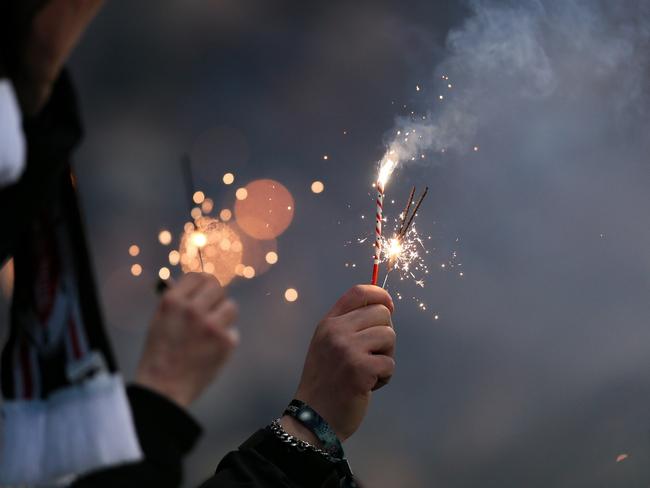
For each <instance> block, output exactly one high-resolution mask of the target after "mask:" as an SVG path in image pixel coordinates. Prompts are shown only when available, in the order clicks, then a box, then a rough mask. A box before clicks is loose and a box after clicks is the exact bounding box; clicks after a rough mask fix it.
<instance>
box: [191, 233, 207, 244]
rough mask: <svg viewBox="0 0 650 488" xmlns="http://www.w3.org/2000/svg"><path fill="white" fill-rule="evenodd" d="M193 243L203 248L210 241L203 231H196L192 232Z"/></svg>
mask: <svg viewBox="0 0 650 488" xmlns="http://www.w3.org/2000/svg"><path fill="white" fill-rule="evenodd" d="M190 239H191V242H192V245H194V246H196V247H198V248H202V247H204V246H205V245H206V244H207V243H208V238H207V237H206V235H205V234H204V233H203V232H200V231H196V232H192V233H191V234H190Z"/></svg>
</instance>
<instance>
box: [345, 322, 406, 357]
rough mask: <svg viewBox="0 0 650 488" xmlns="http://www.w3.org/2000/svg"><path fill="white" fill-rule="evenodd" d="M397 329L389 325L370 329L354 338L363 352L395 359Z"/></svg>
mask: <svg viewBox="0 0 650 488" xmlns="http://www.w3.org/2000/svg"><path fill="white" fill-rule="evenodd" d="M395 338H396V337H395V329H393V328H392V327H390V326H387V325H379V326H376V327H369V328H368V329H364V330H362V331H361V332H358V333H357V334H355V336H354V340H355V341H357V343H358V344H359V346H360V347H361V348H362V349H363V351H365V352H368V353H371V354H381V355H384V356H389V357H393V356H394V355H395Z"/></svg>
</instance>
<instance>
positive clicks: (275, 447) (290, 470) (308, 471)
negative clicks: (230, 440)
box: [239, 429, 339, 488]
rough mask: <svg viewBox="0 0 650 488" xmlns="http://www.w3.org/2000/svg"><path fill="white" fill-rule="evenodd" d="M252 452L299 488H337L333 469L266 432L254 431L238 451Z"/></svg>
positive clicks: (330, 465) (335, 472) (311, 454)
mask: <svg viewBox="0 0 650 488" xmlns="http://www.w3.org/2000/svg"><path fill="white" fill-rule="evenodd" d="M239 450H240V451H242V452H243V451H248V450H252V451H255V452H256V453H258V454H259V455H261V456H262V457H263V458H265V459H266V460H268V461H269V462H270V463H272V464H273V465H274V466H275V467H277V468H278V469H280V471H282V472H283V473H284V474H285V476H286V477H287V478H288V479H289V480H291V481H292V482H293V483H295V484H296V485H297V486H300V487H309V488H311V487H325V486H337V487H338V486H339V483H338V479H339V475H338V472H337V470H336V465H335V464H334V463H332V462H331V461H328V460H327V459H326V458H325V457H324V456H322V455H320V454H318V453H315V452H312V451H298V450H297V449H296V448H294V447H291V446H289V445H288V444H285V443H284V442H282V441H281V440H280V439H278V438H277V437H276V436H275V435H273V433H272V432H270V431H268V430H267V429H261V430H258V431H257V432H256V433H255V434H253V435H252V436H251V437H250V438H249V439H248V440H247V441H246V442H244V443H243V444H242V445H241V446H240V447H239Z"/></svg>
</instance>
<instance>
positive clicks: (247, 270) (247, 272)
mask: <svg viewBox="0 0 650 488" xmlns="http://www.w3.org/2000/svg"><path fill="white" fill-rule="evenodd" d="M242 275H243V276H244V278H247V279H249V280H250V279H251V278H253V277H254V276H255V268H253V267H252V266H244V269H243V271H242Z"/></svg>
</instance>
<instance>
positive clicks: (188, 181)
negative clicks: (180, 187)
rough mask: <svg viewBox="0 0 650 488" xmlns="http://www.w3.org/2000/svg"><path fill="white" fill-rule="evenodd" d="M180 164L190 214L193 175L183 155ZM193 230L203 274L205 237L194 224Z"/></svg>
mask: <svg viewBox="0 0 650 488" xmlns="http://www.w3.org/2000/svg"><path fill="white" fill-rule="evenodd" d="M182 163H183V174H184V176H185V190H186V191H187V196H188V199H187V201H188V204H189V206H190V213H191V211H192V210H193V208H192V202H193V201H194V175H193V174H192V161H191V160H190V158H189V156H187V155H185V156H184V157H183V161H182ZM194 220H196V219H194ZM194 229H195V230H196V232H194V234H192V240H193V243H194V245H195V246H196V247H197V249H198V251H199V261H200V263H201V272H203V253H202V252H201V248H202V247H203V246H205V244H206V242H207V239H206V237H205V235H204V234H203V233H202V232H201V231H200V230H199V228H198V227H197V225H196V222H195V223H194Z"/></svg>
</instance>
